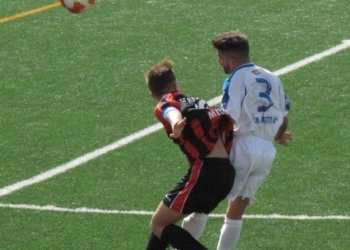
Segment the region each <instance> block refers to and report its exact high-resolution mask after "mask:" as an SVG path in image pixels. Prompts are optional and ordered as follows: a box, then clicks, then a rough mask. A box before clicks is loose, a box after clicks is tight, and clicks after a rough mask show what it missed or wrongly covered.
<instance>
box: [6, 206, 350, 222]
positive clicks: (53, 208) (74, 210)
mask: <svg viewBox="0 0 350 250" xmlns="http://www.w3.org/2000/svg"><path fill="white" fill-rule="evenodd" d="M0 207H3V208H15V209H26V210H36V211H49V212H69V213H94V214H120V215H130V214H132V215H152V214H153V213H154V212H151V211H142V210H141V211H138V210H128V211H125V210H105V209H95V208H86V207H80V208H64V207H56V206H37V205H26V204H4V203H0ZM224 216H225V215H224V214H211V215H210V217H215V218H218V217H224ZM244 218H247V219H281V220H350V216H343V215H328V216H309V215H281V214H266V215H265V214H256V215H244Z"/></svg>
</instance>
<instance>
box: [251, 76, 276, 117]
mask: <svg viewBox="0 0 350 250" xmlns="http://www.w3.org/2000/svg"><path fill="white" fill-rule="evenodd" d="M255 80H256V82H258V83H262V84H265V85H266V91H265V92H260V93H259V97H260V98H262V99H264V102H266V104H267V105H265V106H259V107H258V112H266V111H267V110H268V109H269V108H270V107H271V106H272V105H273V102H272V100H271V97H270V93H271V83H270V82H269V81H267V80H266V79H264V78H255Z"/></svg>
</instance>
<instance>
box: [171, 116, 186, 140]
mask: <svg viewBox="0 0 350 250" xmlns="http://www.w3.org/2000/svg"><path fill="white" fill-rule="evenodd" d="M166 119H167V121H168V122H169V123H170V125H171V128H172V130H173V132H172V133H171V134H170V135H169V136H170V137H171V138H173V139H177V138H179V137H180V135H181V133H182V130H183V129H184V127H185V125H186V117H182V114H181V112H180V111H179V110H177V109H173V110H171V111H169V113H168V114H167V116H166Z"/></svg>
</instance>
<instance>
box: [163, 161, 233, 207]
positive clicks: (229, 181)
mask: <svg viewBox="0 0 350 250" xmlns="http://www.w3.org/2000/svg"><path fill="white" fill-rule="evenodd" d="M234 177H235V170H234V168H233V166H232V165H231V163H230V161H229V159H228V158H204V159H203V160H202V161H200V162H198V164H195V165H194V166H192V167H191V168H190V169H189V170H188V172H187V174H186V175H185V176H184V177H183V178H182V179H181V181H180V182H179V183H178V184H177V186H176V187H175V188H174V189H172V190H171V191H170V192H169V193H168V194H167V195H165V197H164V200H163V203H164V204H165V205H166V206H167V207H169V208H170V209H172V210H174V211H176V212H179V213H182V214H191V213H193V212H196V213H206V214H209V213H210V212H212V211H213V210H214V209H215V208H216V207H217V206H218V204H219V203H220V202H221V201H222V200H224V199H225V198H226V197H227V195H228V193H229V192H230V191H231V189H232V186H233V180H234Z"/></svg>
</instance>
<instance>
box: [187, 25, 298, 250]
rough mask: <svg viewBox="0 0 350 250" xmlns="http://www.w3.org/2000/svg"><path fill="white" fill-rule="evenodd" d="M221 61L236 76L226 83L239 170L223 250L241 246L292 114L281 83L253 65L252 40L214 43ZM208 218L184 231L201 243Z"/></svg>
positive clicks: (191, 220) (190, 221)
mask: <svg viewBox="0 0 350 250" xmlns="http://www.w3.org/2000/svg"><path fill="white" fill-rule="evenodd" d="M212 45H213V47H214V48H215V49H216V50H217V52H218V62H219V64H220V65H221V66H222V68H223V70H224V72H225V73H226V74H229V75H230V76H229V77H228V78H227V79H226V80H225V81H224V84H223V91H224V93H223V98H222V102H221V106H222V108H223V109H225V110H226V111H227V112H228V113H229V114H230V115H231V117H232V118H233V120H234V139H233V148H232V150H231V153H230V156H229V157H230V161H231V163H232V164H233V166H234V167H235V170H236V177H235V183H234V186H233V188H232V190H231V192H230V194H229V196H228V198H229V203H228V207H227V211H226V218H225V221H224V224H223V226H222V229H221V235H220V239H219V243H218V247H217V249H218V250H231V249H233V248H234V247H235V246H236V243H237V241H238V238H239V236H240V232H241V229H242V217H243V213H244V211H245V209H246V207H247V206H248V205H249V204H252V203H253V202H254V201H255V194H256V192H257V191H258V189H259V187H260V185H261V184H262V183H263V181H264V180H265V179H266V177H267V176H268V174H269V173H270V170H271V167H272V164H273V161H274V159H275V155H276V149H275V147H274V145H273V141H275V142H276V143H278V144H281V145H284V146H288V140H291V139H292V135H291V134H290V133H288V132H286V128H287V124H288V119H287V114H288V111H289V109H290V105H289V102H288V99H287V98H286V96H285V94H284V91H283V86H282V83H281V81H280V79H279V78H278V77H277V76H276V75H275V74H273V73H271V72H270V71H268V70H267V69H264V68H261V67H258V66H257V65H255V64H254V63H252V62H251V61H250V58H249V43H248V38H247V36H246V35H244V34H242V33H240V32H237V31H234V32H228V33H224V34H221V35H218V36H217V37H215V38H214V39H213V40H212ZM207 217H208V216H207V215H205V214H192V215H191V216H189V217H188V218H185V219H184V221H183V228H185V229H186V230H188V231H189V232H190V233H191V234H192V235H193V236H194V237H195V238H197V239H198V238H199V236H200V234H201V233H202V231H203V229H204V227H205V223H206V220H207Z"/></svg>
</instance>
